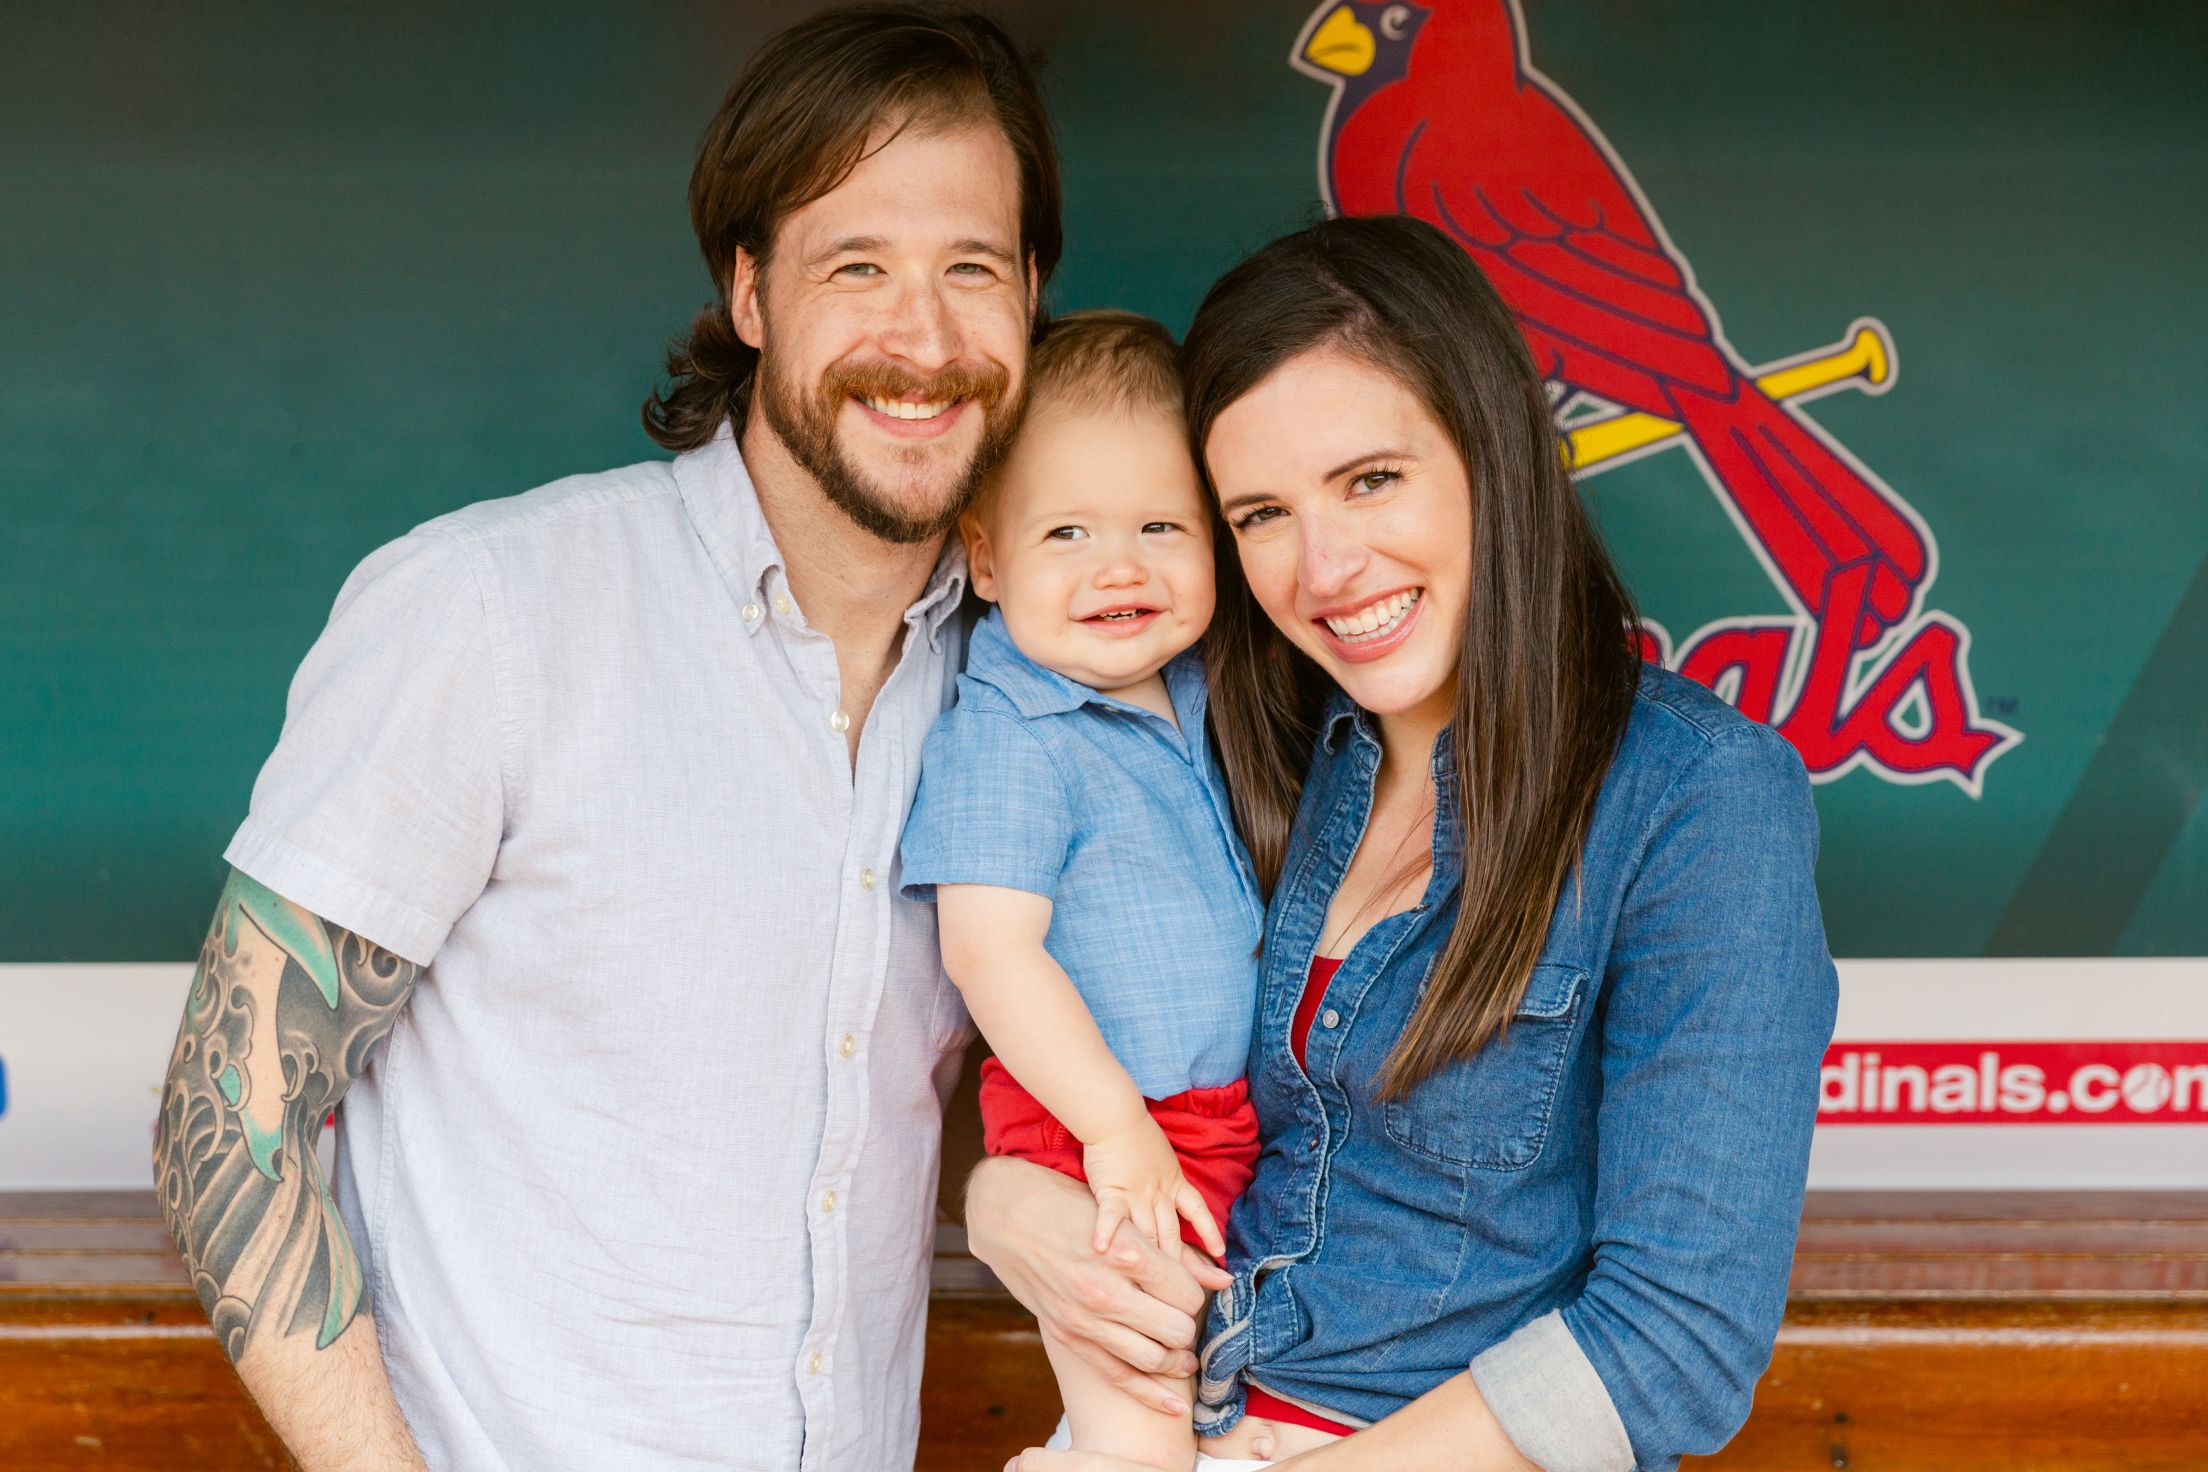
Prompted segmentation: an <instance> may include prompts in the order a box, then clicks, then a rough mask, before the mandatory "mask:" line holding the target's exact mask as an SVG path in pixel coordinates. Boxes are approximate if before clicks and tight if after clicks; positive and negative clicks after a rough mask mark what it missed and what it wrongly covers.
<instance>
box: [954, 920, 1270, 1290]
mask: <svg viewBox="0 0 2208 1472" xmlns="http://www.w3.org/2000/svg"><path fill="white" fill-rule="evenodd" d="M936 907H937V910H938V912H939V913H938V917H937V918H938V920H939V922H940V924H941V927H942V935H943V965H944V968H945V969H946V970H947V971H949V972H950V974H951V980H953V981H954V982H956V983H957V984H958V988H959V990H960V991H961V992H963V993H964V994H965V996H966V1003H967V1006H968V1008H969V1009H970V1010H971V1011H972V1012H973V1014H974V1021H975V1022H976V1023H978V1024H979V1025H980V1027H981V1033H982V1036H983V1037H986V1038H987V1039H988V1040H989V1045H990V1046H991V1047H992V1048H994V1049H996V1052H997V1058H998V1060H999V1061H1000V1062H1002V1063H1003V1064H1004V1066H1005V1067H1006V1068H1008V1069H1010V1070H1011V1071H1012V1076H1013V1077H1014V1078H1015V1079H1017V1080H1019V1082H1020V1085H1021V1086H1022V1087H1023V1088H1025V1089H1026V1090H1027V1091H1028V1092H1029V1093H1030V1094H1033V1095H1034V1096H1035V1098H1036V1099H1037V1100H1038V1101H1040V1102H1041V1104H1042V1106H1043V1107H1044V1108H1045V1109H1048V1110H1049V1111H1050V1112H1051V1113H1052V1114H1054V1115H1056V1116H1057V1118H1058V1121H1059V1122H1060V1123H1061V1124H1063V1125H1065V1127H1066V1128H1067V1129H1069V1130H1071V1131H1072V1132H1073V1135H1074V1137H1075V1138H1076V1139H1078V1140H1079V1141H1080V1142H1081V1143H1082V1145H1083V1147H1084V1149H1083V1151H1082V1163H1083V1169H1084V1170H1085V1171H1086V1172H1087V1174H1088V1178H1089V1186H1090V1188H1091V1190H1093V1191H1094V1192H1095V1195H1096V1203H1097V1217H1096V1230H1095V1238H1094V1245H1095V1247H1096V1250H1097V1251H1099V1252H1102V1251H1103V1250H1104V1248H1105V1245H1106V1244H1107V1243H1109V1242H1110V1241H1111V1236H1112V1232H1113V1230H1114V1229H1115V1228H1116V1227H1117V1226H1118V1225H1119V1223H1120V1222H1121V1221H1122V1220H1132V1221H1133V1222H1134V1224H1135V1226H1136V1229H1137V1230H1139V1231H1140V1232H1141V1233H1142V1234H1143V1236H1145V1237H1146V1238H1148V1239H1149V1240H1150V1241H1151V1242H1152V1243H1153V1244H1154V1245H1156V1246H1159V1247H1165V1246H1168V1245H1170V1244H1171V1243H1172V1242H1174V1241H1175V1240H1176V1239H1177V1238H1178V1237H1179V1236H1180V1227H1179V1222H1178V1218H1179V1217H1182V1216H1185V1217H1187V1218H1188V1219H1189V1221H1191V1222H1193V1223H1194V1224H1195V1226H1196V1230H1197V1232H1198V1233H1199V1235H1201V1237H1202V1238H1203V1241H1204V1245H1205V1246H1206V1247H1208V1248H1209V1249H1210V1250H1211V1252H1212V1253H1213V1255H1215V1256H1216V1255H1219V1254H1221V1253H1223V1252H1224V1251H1225V1250H1226V1248H1225V1244H1224V1242H1223V1241H1222V1239H1221V1237H1220V1231H1219V1224H1218V1223H1217V1222H1216V1221H1214V1220H1213V1219H1212V1214H1211V1210H1210V1208H1209V1207H1207V1206H1206V1205H1205V1204H1204V1199H1203V1197H1202V1195H1201V1194H1199V1193H1198V1192H1197V1191H1196V1189H1195V1188H1194V1187H1193V1186H1191V1185H1189V1183H1188V1181H1187V1180H1186V1179H1185V1178H1184V1177H1183V1176H1182V1174H1181V1166H1180V1161H1179V1159H1178V1158H1177V1157H1176V1156H1175V1155H1174V1153H1173V1147H1172V1145H1171V1144H1170V1143H1169V1142H1168V1141H1167V1140H1166V1138H1165V1133H1164V1131H1162V1130H1160V1129H1159V1128H1158V1125H1157V1122H1156V1121H1155V1120H1153V1119H1152V1118H1151V1117H1150V1110H1149V1107H1148V1106H1147V1105H1146V1104H1145V1103H1144V1101H1143V1097H1142V1094H1141V1092H1140V1091H1139V1090H1138V1089H1137V1088H1136V1086H1135V1082H1134V1080H1133V1079H1132V1078H1130V1077H1128V1074H1127V1070H1126V1069H1125V1068H1123V1067H1121V1066H1120V1062H1119V1060H1118V1059H1117V1058H1115V1057H1113V1056H1112V1050H1111V1048H1110V1047H1109V1046H1107V1045H1106V1043H1105V1041H1104V1035H1103V1034H1102V1033H1101V1032H1100V1031H1098V1029H1097V1026H1096V1019H1095V1018H1094V1017H1092V1016H1090V1015H1089V1009H1088V1007H1087V1005H1086V1004H1085V1003H1083V1002H1082V1000H1081V994H1080V993H1079V992H1078V991H1076V990H1075V989H1074V985H1073V981H1072V979H1071V978H1069V977H1068V976H1067V975H1066V973H1065V970H1064V968H1062V967H1060V966H1059V964H1058V963H1057V962H1056V961H1054V960H1052V959H1051V956H1050V953H1049V952H1048V951H1046V950H1044V949H1043V938H1044V937H1045V936H1046V935H1047V934H1049V932H1050V910H1051V905H1050V901H1049V900H1047V899H1044V898H1043V897H1042V896H1041V895H1036V894H1029V893H1027V892H1026V891H1024V890H1017V889H1000V888H998V887H996V886H993V885H981V884H946V885H941V886H939V887H938V888H937V890H936Z"/></svg>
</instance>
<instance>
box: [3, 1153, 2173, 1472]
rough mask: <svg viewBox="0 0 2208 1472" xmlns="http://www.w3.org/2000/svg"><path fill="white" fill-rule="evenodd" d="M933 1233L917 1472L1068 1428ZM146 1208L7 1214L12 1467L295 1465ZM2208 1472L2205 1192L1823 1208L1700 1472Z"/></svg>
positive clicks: (1037, 1369)
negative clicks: (1730, 1417)
mask: <svg viewBox="0 0 2208 1472" xmlns="http://www.w3.org/2000/svg"><path fill="white" fill-rule="evenodd" d="M963 1240H964V1239H963V1234H962V1233H960V1232H959V1230H958V1228H957V1227H956V1226H954V1225H948V1224H947V1225H945V1226H944V1227H943V1228H941V1229H940V1230H939V1233H938V1242H937V1258H936V1291H935V1300H934V1306H933V1309H932V1312H931V1317H930V1321H929V1326H928V1375H927V1380H926V1384H925V1387H924V1392H923V1397H924V1399H923V1407H922V1421H921V1425H922V1432H921V1450H920V1458H919V1468H920V1469H921V1472H978V1469H986V1468H993V1467H995V1466H998V1465H1000V1464H1001V1463H1002V1461H1003V1459H1004V1458H1005V1457H1006V1456H1008V1455H1009V1454H1010V1453H1011V1452H1012V1451H1014V1450H1016V1449H1017V1448H1019V1447H1021V1446H1023V1445H1028V1444H1030V1443H1031V1442H1032V1441H1034V1440H1035V1439H1037V1438H1039V1437H1040V1436H1041V1435H1042V1434H1043V1433H1044V1432H1045V1431H1047V1430H1048V1428H1049V1425H1050V1423H1051V1421H1052V1420H1053V1419H1054V1418H1055V1416H1056V1414H1057V1405H1056V1397H1055V1395H1054V1393H1053V1391H1052V1387H1051V1382H1050V1374H1049V1370H1048V1368H1047V1367H1046V1366H1045V1364H1044V1363H1043V1356H1042V1351H1041V1347H1040V1344H1039V1342H1038V1340H1037V1337H1036V1332H1035V1327H1034V1324H1033V1321H1032V1320H1030V1319H1028V1318H1027V1316H1026V1315H1025V1314H1023V1313H1022V1312H1021V1311H1020V1309H1019V1307H1018V1305H1016V1304H1014V1303H1013V1302H1012V1301H1011V1300H1010V1299H1009V1298H1007V1297H1005V1296H1004V1294H1003V1293H1002V1291H1001V1290H999V1289H998V1288H997V1287H996V1286H995V1284H994V1282H993V1281H992V1280H991V1279H990V1278H989V1276H988V1274H987V1272H986V1270H984V1269H982V1268H981V1267H980V1265H979V1264H977V1263H975V1262H974V1261H973V1260H972V1259H971V1258H969V1257H967V1256H966V1255H965V1254H964V1252H963ZM286 1465H288V1460H287V1458H286V1457H285V1455H284V1452H283V1449H282V1448H281V1446H280V1445H279V1444H278V1443H277V1441H276V1439H275V1437H274V1436H273V1435H272V1434H271V1433H270V1432H269V1430H268V1428H267V1426H266V1425H265V1424H264V1423H263V1422H262V1421H261V1418H260V1416H259V1414H258V1413H257V1412H256V1411H255V1410H254V1409H253V1406H252V1404H251V1403H250V1402H249V1401H248V1400H247V1399H246V1397H245V1394H244V1392H243V1390H242V1389H241V1388H240V1387H239V1385H238V1383H237V1380H236V1377H235V1376H234V1375H232V1373H231V1371H230V1367H229V1365H228V1363H227V1362H226V1361H225V1360H224V1359H223V1357H222V1354H221V1352H220V1351H219V1350H218V1349H217V1348H216V1347H215V1342H214V1338H213V1336H212V1335H211V1334H210V1333H209V1331H208V1329H207V1325H206V1321H205V1320H204V1319H203V1318H202V1317H201V1315H200V1312H199V1308H198V1305H197V1304H196V1303H194V1302H193V1300H192V1297H191V1294H190V1292H189V1290H188V1289H187V1288H186V1287H185V1284H184V1276H183V1271H182V1268H181V1267H180V1265H179V1264H178V1262H177V1259H176V1257H175V1255H174V1254H173V1253H172V1252H171V1251H170V1249H169V1244H168V1237H167V1234H166V1233H165V1232H164V1231H163V1229H162V1226H161V1223H160V1221H159V1219H158V1217H157V1215H156V1213H155V1211H154V1206H153V1201H152V1198H151V1196H150V1194H145V1193H136V1192H100V1193H70V1194H51V1193H47V1194H36V1193H34V1194H18V1195H14V1196H4V1195H0V1467H5V1468H8V1469H11V1472H47V1469H89V1468H109V1469H117V1472H122V1469H138V1468H145V1469H167V1468H174V1467H190V1468H192V1469H194V1472H221V1469H227V1468H264V1467H265V1468H281V1467H284V1466H286ZM1698 1465H1700V1466H1706V1467H1711V1468H1739V1469H1747V1468H1756V1469H1774V1472H1778V1469H1785V1472H1792V1469H1803V1472H1807V1469H1812V1468H1814V1469H1819V1472H1829V1469H1834V1468H1861V1469H1879V1472H1886V1469H1896V1472H1902V1469H1918V1468H1923V1469H1940V1472H1974V1469H1981V1468H1983V1469H1992V1468H2001V1469H2003V1472H2015V1469H2023V1468H2063V1469H2081V1472H2082V1469H2098V1468H2118V1467H2121V1468H2125V1469H2140V1468H2152V1469H2170V1472H2178V1469H2185V1472H2199V1469H2202V1468H2208V1192H2200V1193H2172V1192H2125V1193H2087V1194H2074V1195H2035V1194H2011V1193H1962V1192H1958V1193H1950V1194H1918V1193H1861V1192H1849V1193H1813V1194H1812V1196H1811V1198H1810V1202H1809V1206H1808V1210H1807V1211H1806V1213H1805V1214H1804V1220H1803V1227H1802V1240H1801V1247H1800V1251H1799V1253H1798V1254H1797V1258H1796V1264H1795V1271H1794V1282H1793V1296H1792V1303H1791V1305H1790V1307H1789V1309H1788V1313H1787V1319H1786V1325H1785V1328H1784V1329H1783V1330H1782V1331H1781V1333H1780V1336H1779V1344H1778V1349H1777V1352H1776V1355H1775V1356H1774V1358H1773V1361H1772V1365H1771V1370H1770V1372H1769V1373H1768V1374H1767V1375H1766V1376H1765V1377H1764V1379H1763V1383H1762V1385H1761V1386H1760V1387H1759V1389H1758V1391H1757V1395H1756V1405H1755V1413H1754V1415H1753V1416H1752V1417H1751V1418H1750V1420H1749V1422H1748V1426H1747V1428H1746V1429H1745V1430H1744V1431H1742V1432H1741V1434H1740V1436H1739V1437H1738V1438H1737V1439H1736V1440H1735V1441H1734V1442H1733V1444H1732V1445H1731V1446H1730V1447H1728V1448H1727V1449H1726V1450H1725V1452H1724V1453H1723V1454H1721V1455H1720V1456H1717V1457H1714V1458H1711V1459H1709V1460H1708V1461H1706V1462H1703V1463H1700V1464H1698Z"/></svg>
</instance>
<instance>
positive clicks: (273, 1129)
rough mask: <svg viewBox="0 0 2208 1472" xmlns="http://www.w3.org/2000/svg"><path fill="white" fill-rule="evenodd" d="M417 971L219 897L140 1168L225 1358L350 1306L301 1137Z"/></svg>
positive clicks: (234, 881)
mask: <svg viewBox="0 0 2208 1472" xmlns="http://www.w3.org/2000/svg"><path fill="white" fill-rule="evenodd" d="M420 969H421V968H419V967H417V966H416V965H414V964H413V963H412V962H410V961H404V960H401V959H400V958H399V957H397V956H394V955H392V954H391V953H390V952H389V951H386V950H384V949H382V948H381V947H379V946H376V945H374V944H372V943H371V942H369V941H366V940H363V939H362V938H361V937H359V936H357V935H354V934H353V933H352V932H350V931H347V930H341V929H339V928H338V927H336V926H334V925H328V924H325V923H324V922H323V921H322V920H320V919H318V918H317V917H315V916H313V915H310V914H308V913H307V912H306V911H305V910H302V909H300V908H299V907H298V906H297V905H295V904H293V903H291V902H290V901H289V900H286V899H284V898H282V897H281V896H279V895H277V894H275V893H273V892H272V891H270V890H269V889H268V888H267V887H265V886H264V885H261V884H259V883H257V882H255V881H254V880H253V879H250V878H248V877H247V876H246V875H244V874H240V873H236V872H233V873H232V874H231V876H230V883H229V884H228V886H227V887H225V888H224V890H223V892H222V900H221V903H220V904H219V905H218V906H217V907H216V910H215V922H214V925H213V927H212V928H211V929H210V930H209V931H208V934H207V941H206V944H205V945H203V946H202V947H201V948H200V953H199V970H198V973H197V974H196V975H194V976H193V978H192V989H191V994H190V996H189V997H188V998H187V999H186V1001H185V1005H184V1024H183V1026H182V1028H181V1029H179V1031H178V1033H177V1038H176V1049H175V1051H174V1052H173V1053H172V1054H171V1055H170V1057H169V1074H168V1082H167V1084H166V1085H165V1086H164V1088H163V1091H162V1096H161V1121H160V1126H159V1129H158V1131H157V1133H156V1135H155V1138H154V1147H153V1169H154V1182H155V1185H156V1187H157V1188H158V1191H159V1195H160V1200H161V1210H162V1214H163V1215H164V1216H165V1217H167V1219H168V1223H169V1231H170V1233H171V1234H172V1235H173V1236H174V1237H175V1238H176V1244H177V1247H178V1249H179V1250H180V1251H181V1252H182V1253H183V1254H184V1262H185V1266H186V1267H188V1268H189V1269H190V1270H191V1274H192V1286H193V1288H194V1289H195V1290H196V1291H197V1292H198V1294H199V1301H200V1303H201V1304H202V1305H203V1306H205V1308H206V1310H207V1317H208V1318H209V1320H211V1321H212V1322H213V1324H214V1326H215V1334H216V1336H217V1337H218V1338H219V1339H220V1340H221V1341H222V1347H223V1349H224V1351H225V1352H226V1353H227V1354H228V1355H229V1356H230V1358H231V1360H232V1361H233V1362H235V1361H240V1360H242V1359H243V1358H244V1357H245V1355H246V1353H247V1351H248V1350H249V1349H256V1350H257V1349H259V1348H260V1347H262V1346H266V1345H275V1344H276V1343H278V1342H279V1341H297V1342H298V1343H300V1344H303V1345H310V1346H312V1347H313V1348H314V1349H324V1348H327V1347H328V1346H329V1345H330V1344H332V1343H333V1342H334V1341H336V1340H337V1338H338V1337H339V1335H341V1334H343V1333H344V1331H345V1329H346V1326H347V1325H349V1324H350V1323H351V1322H352V1321H353V1317H354V1315H355V1314H356V1313H357V1312H358V1311H359V1308H360V1303H361V1294H362V1284H361V1271H360V1259H359V1256H358V1255H357V1254H356V1253H355V1252H354V1250H353V1242H352V1238H351V1237H350V1236H349V1235H348V1234H347V1233H346V1231H345V1224H344V1223H343V1222H342V1221H341V1220H340V1219H339V1218H338V1215H337V1209H336V1207H335V1206H334V1205H333V1204H332V1202H331V1200H330V1193H329V1187H328V1184H327V1183H326V1182H325V1181H324V1180H323V1179H322V1168H321V1163H320V1161H319V1160H317V1159H316V1156H315V1142H316V1141H317V1140H318V1139H319V1138H320V1137H321V1133H322V1121H323V1119H324V1118H325V1117H326V1116H327V1115H328V1113H329V1111H330V1109H331V1107H332V1106H333V1105H335V1104H336V1103H337V1102H338V1100H340V1099H342V1098H344V1097H345V1091H346V1089H348V1088H350V1087H351V1086H352V1082H353V1080H354V1078H356V1077H358V1076H359V1073H360V1070H361V1067H362V1065H363V1064H364V1063H365V1062H366V1061H367V1056H368V1052H369V1050H370V1049H371V1048H373V1047H374V1046H375V1045H376V1044H377V1043H378V1042H379V1041H381V1040H382V1038H383V1037H384V1035H385V1034H387V1033H389V1032H390V1030H391V1027H392V1024H393V1023H395V1022H396V1021H397V1020H398V1015H399V1010H400V1009H401V1008H402V1007H404V1006H405V1005H406V1001H407V998H408V997H409V996H410V995H412V993H413V990H414V980H415V977H416V975H417V974H418V973H419V971H420ZM356 1337H357V1336H356ZM379 1368H380V1367H379ZM256 1393H257V1394H258V1393H259V1392H258V1387H256ZM278 1429H279V1431H281V1430H282V1429H283V1428H282V1427H281V1426H279V1427H278ZM294 1450H295V1451H296V1450H298V1448H296V1447H294Z"/></svg>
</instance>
